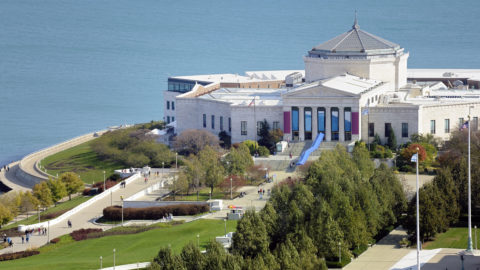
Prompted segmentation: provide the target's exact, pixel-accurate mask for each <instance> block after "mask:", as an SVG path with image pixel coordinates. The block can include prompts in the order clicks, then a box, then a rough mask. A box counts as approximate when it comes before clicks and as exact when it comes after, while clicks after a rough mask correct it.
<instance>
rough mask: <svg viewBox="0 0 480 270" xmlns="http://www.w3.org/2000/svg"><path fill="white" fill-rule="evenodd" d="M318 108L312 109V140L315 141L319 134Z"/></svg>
mask: <svg viewBox="0 0 480 270" xmlns="http://www.w3.org/2000/svg"><path fill="white" fill-rule="evenodd" d="M317 118H318V113H317V107H312V140H315V138H316V137H317V133H318V119H317Z"/></svg>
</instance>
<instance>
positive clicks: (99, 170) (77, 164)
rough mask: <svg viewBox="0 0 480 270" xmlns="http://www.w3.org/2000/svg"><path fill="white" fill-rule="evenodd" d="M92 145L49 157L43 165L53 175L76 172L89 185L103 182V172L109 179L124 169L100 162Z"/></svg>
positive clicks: (67, 150) (84, 144)
mask: <svg viewBox="0 0 480 270" xmlns="http://www.w3.org/2000/svg"><path fill="white" fill-rule="evenodd" d="M91 144H92V141H89V142H86V143H83V144H80V145H77V146H75V147H72V148H69V149H66V150H64V151H62V152H58V153H56V154H54V155H51V156H48V157H46V158H45V159H43V160H42V162H41V165H42V166H45V168H46V169H47V172H48V173H49V174H51V175H56V174H57V173H58V174H61V173H64V172H75V173H77V174H78V175H80V178H81V179H82V180H83V182H85V183H87V184H91V183H92V181H94V182H99V181H103V171H105V175H106V177H108V176H110V175H112V174H113V173H114V170H116V169H121V168H123V166H122V165H121V164H118V163H115V162H111V161H103V160H100V159H99V158H98V156H97V154H96V153H95V152H94V151H93V150H92V148H91Z"/></svg>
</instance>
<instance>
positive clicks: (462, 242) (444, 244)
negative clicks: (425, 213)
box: [423, 228, 480, 249]
mask: <svg viewBox="0 0 480 270" xmlns="http://www.w3.org/2000/svg"><path fill="white" fill-rule="evenodd" d="M479 233H480V231H479ZM478 236H480V234H479V235H478ZM472 237H473V239H472V241H473V246H474V247H475V229H474V228H472ZM467 239H468V228H450V229H449V230H448V231H446V232H444V233H440V234H438V235H437V237H436V238H435V240H434V241H431V242H427V243H425V244H424V245H423V248H424V249H436V248H463V249H466V248H467ZM479 242H480V241H478V240H477V245H478V244H480V243H479Z"/></svg>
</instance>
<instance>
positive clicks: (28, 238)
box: [25, 233, 30, 243]
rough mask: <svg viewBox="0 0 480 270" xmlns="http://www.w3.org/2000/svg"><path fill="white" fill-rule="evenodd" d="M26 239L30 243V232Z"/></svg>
mask: <svg viewBox="0 0 480 270" xmlns="http://www.w3.org/2000/svg"><path fill="white" fill-rule="evenodd" d="M25 240H26V241H27V243H28V240H30V234H28V233H27V237H26V238H25Z"/></svg>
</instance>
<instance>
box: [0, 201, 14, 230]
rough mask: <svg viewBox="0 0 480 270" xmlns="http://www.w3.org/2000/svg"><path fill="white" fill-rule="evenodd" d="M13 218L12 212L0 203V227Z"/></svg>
mask: <svg viewBox="0 0 480 270" xmlns="http://www.w3.org/2000/svg"><path fill="white" fill-rule="evenodd" d="M12 219H13V214H12V212H11V211H10V210H9V209H8V208H7V207H5V205H3V204H1V203H0V228H1V227H2V226H3V225H5V224H7V223H8V222H10V220H12Z"/></svg>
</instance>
